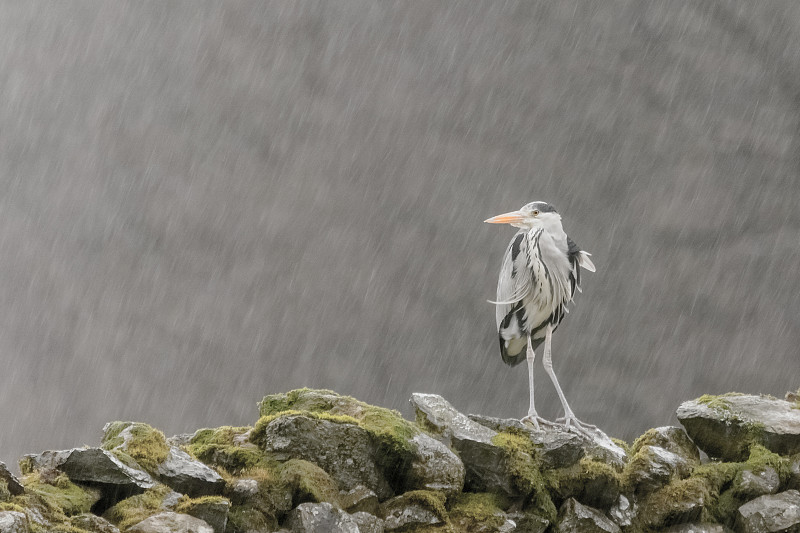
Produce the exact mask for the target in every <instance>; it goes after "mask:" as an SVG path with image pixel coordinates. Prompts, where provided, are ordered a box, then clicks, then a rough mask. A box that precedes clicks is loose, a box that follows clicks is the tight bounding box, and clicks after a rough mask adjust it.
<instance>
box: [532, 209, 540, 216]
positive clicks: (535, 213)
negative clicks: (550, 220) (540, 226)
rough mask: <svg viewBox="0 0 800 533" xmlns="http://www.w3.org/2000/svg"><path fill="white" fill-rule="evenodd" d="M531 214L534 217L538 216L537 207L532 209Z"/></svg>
mask: <svg viewBox="0 0 800 533" xmlns="http://www.w3.org/2000/svg"><path fill="white" fill-rule="evenodd" d="M533 216H535V217H538V216H539V210H538V209H534V210H533Z"/></svg>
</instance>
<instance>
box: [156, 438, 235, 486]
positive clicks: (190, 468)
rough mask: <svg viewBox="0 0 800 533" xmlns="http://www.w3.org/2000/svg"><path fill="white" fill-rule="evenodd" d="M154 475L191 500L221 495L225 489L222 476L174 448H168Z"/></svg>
mask: <svg viewBox="0 0 800 533" xmlns="http://www.w3.org/2000/svg"><path fill="white" fill-rule="evenodd" d="M156 474H157V475H158V478H159V480H160V481H161V482H162V483H164V484H165V485H167V486H169V487H171V488H173V489H175V490H176V491H178V492H182V493H184V494H188V495H189V496H191V497H193V498H196V497H198V496H208V495H215V494H221V493H222V490H223V489H224V488H225V480H223V479H222V476H220V475H219V474H217V472H216V471H214V470H212V469H211V468H209V467H208V466H206V465H204V464H203V463H201V462H200V461H198V460H196V459H192V457H191V456H189V454H188V453H186V452H184V451H183V450H181V449H179V448H177V447H175V446H170V449H169V454H168V455H167V458H166V460H165V461H164V462H163V463H161V464H160V465H158V467H157V468H156Z"/></svg>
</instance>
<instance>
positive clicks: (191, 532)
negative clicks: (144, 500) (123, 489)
mask: <svg viewBox="0 0 800 533" xmlns="http://www.w3.org/2000/svg"><path fill="white" fill-rule="evenodd" d="M126 533H214V529H213V528H212V527H211V526H209V525H208V524H207V523H205V522H204V521H202V520H200V519H199V518H195V517H193V516H189V515H187V514H179V513H173V512H169V511H168V512H165V513H160V514H157V515H153V516H151V517H149V518H146V519H144V520H142V521H141V522H139V523H138V524H135V525H133V526H131V527H130V528H128V529H127V530H126Z"/></svg>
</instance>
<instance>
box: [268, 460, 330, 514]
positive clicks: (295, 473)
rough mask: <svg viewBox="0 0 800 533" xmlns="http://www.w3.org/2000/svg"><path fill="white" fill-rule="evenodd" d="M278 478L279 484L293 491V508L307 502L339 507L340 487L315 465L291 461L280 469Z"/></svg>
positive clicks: (301, 461)
mask: <svg viewBox="0 0 800 533" xmlns="http://www.w3.org/2000/svg"><path fill="white" fill-rule="evenodd" d="M266 472H269V471H266ZM277 476H278V483H279V484H280V485H283V486H284V487H286V488H288V489H289V490H290V491H291V493H292V506H293V507H296V506H298V505H300V504H301V503H305V502H314V503H319V502H328V503H332V504H334V505H336V506H338V505H339V487H338V486H337V484H336V482H335V481H334V480H333V479H332V478H331V477H330V476H329V475H328V473H327V472H325V471H324V470H323V469H321V468H320V467H318V466H317V465H315V464H314V463H310V462H308V461H304V460H302V459H289V460H288V461H286V462H285V463H283V464H282V465H280V466H279V467H278V469H277ZM262 483H263V481H262ZM260 485H261V483H259V486H260Z"/></svg>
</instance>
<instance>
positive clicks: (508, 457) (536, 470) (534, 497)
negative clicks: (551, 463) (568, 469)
mask: <svg viewBox="0 0 800 533" xmlns="http://www.w3.org/2000/svg"><path fill="white" fill-rule="evenodd" d="M492 443H493V444H494V445H496V446H498V447H500V448H501V449H502V450H503V451H504V453H505V461H504V463H505V464H504V466H505V469H506V471H507V472H508V474H509V475H510V476H511V481H512V483H513V485H514V487H515V488H516V490H517V491H518V493H519V494H520V495H522V496H523V497H524V498H525V501H526V502H527V503H526V510H527V511H530V512H532V513H534V514H536V515H539V516H541V517H543V518H545V519H546V520H548V521H550V522H552V521H553V520H555V517H556V514H557V510H556V506H555V504H554V503H553V501H552V499H551V498H550V494H549V491H548V485H547V483H546V482H545V479H544V477H543V476H542V472H541V461H540V460H539V458H538V456H537V452H536V448H535V446H534V445H533V442H531V439H530V437H529V436H528V435H527V434H526V433H525V432H524V431H521V430H517V429H514V428H509V429H507V430H505V431H501V432H500V433H498V434H497V435H495V436H494V437H493V438H492Z"/></svg>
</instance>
